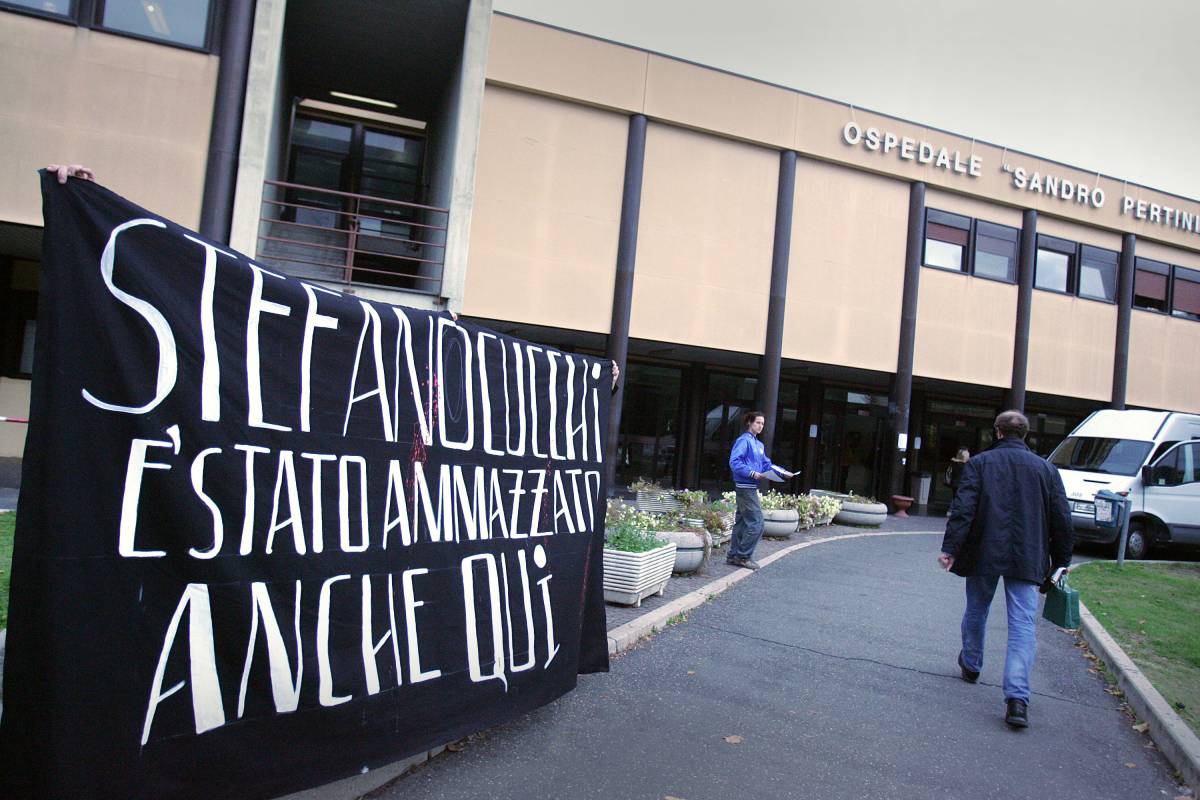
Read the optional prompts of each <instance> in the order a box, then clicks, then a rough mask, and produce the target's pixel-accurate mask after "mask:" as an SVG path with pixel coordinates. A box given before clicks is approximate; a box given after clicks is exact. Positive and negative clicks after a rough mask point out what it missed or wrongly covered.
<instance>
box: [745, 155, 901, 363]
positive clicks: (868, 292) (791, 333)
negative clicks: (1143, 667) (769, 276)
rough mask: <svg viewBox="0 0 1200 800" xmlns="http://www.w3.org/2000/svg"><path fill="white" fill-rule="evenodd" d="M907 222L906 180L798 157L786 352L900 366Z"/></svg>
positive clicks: (828, 360) (827, 360) (789, 355)
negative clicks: (901, 305) (898, 361)
mask: <svg viewBox="0 0 1200 800" xmlns="http://www.w3.org/2000/svg"><path fill="white" fill-rule="evenodd" d="M907 225H908V186H907V184H905V183H902V182H900V181H895V180H890V179H888V178H882V177H878V176H874V175H870V174H867V173H864V172H856V171H854V170H849V169H843V168H841V167H836V166H832V165H830V164H823V163H820V162H817V161H811V160H808V159H799V160H798V162H797V165H796V199H795V209H794V211H793V216H792V249H791V259H790V261H789V264H788V291H787V306H786V312H785V314H784V330H783V355H784V357H785V358H798V359H804V360H808V361H821V362H825V363H829V364H845V365H848V366H853V367H863V368H865V369H875V370H882V371H885V372H893V371H895V369H896V350H897V347H898V345H899V338H900V299H901V294H902V293H903V289H904V248H905V241H906V239H907ZM763 310H764V313H765V310H766V304H765V303H764V304H763ZM761 347H762V344H761V341H760V343H759V348H760V349H759V352H762V350H761Z"/></svg>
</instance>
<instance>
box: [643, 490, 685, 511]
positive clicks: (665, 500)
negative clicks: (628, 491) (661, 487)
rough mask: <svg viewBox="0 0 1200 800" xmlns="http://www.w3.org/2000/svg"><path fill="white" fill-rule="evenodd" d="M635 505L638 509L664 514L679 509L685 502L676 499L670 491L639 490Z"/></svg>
mask: <svg viewBox="0 0 1200 800" xmlns="http://www.w3.org/2000/svg"><path fill="white" fill-rule="evenodd" d="M634 505H635V506H636V507H637V510H638V511H649V512H651V513H657V514H662V513H665V512H667V511H679V510H681V509H682V508H683V503H681V502H679V501H678V500H676V499H675V495H673V494H671V493H670V492H638V493H637V499H636V500H635V501H634Z"/></svg>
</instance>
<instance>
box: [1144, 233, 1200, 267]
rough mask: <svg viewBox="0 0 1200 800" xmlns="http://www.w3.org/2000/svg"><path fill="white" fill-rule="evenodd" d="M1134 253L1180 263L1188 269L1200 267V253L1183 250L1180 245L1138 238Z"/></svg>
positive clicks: (1170, 262)
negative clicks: (1167, 244) (1163, 243)
mask: <svg viewBox="0 0 1200 800" xmlns="http://www.w3.org/2000/svg"><path fill="white" fill-rule="evenodd" d="M1134 255H1136V256H1137V257H1138V258H1152V259H1154V260H1155V261H1165V262H1167V263H1168V264H1178V265H1179V266H1181V267H1187V268H1188V269H1200V253H1193V252H1191V251H1188V250H1181V249H1179V248H1178V247H1167V246H1165V245H1161V244H1159V243H1158V242H1148V241H1145V240H1144V239H1138V241H1137V246H1136V247H1135V248H1134Z"/></svg>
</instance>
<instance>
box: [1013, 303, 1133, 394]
mask: <svg viewBox="0 0 1200 800" xmlns="http://www.w3.org/2000/svg"><path fill="white" fill-rule="evenodd" d="M1116 337H1117V307H1116V306H1115V305H1111V304H1109V303H1100V302H1097V301H1095V300H1084V299H1082V298H1079V297H1070V296H1068V295H1062V294H1056V293H1054V292H1043V291H1039V290H1036V289H1035V290H1034V292H1033V309H1032V313H1031V315H1030V320H1029V367H1028V371H1027V372H1026V377H1025V388H1026V389H1028V390H1029V391H1031V392H1045V393H1046V394H1060V395H1067V396H1070V397H1086V398H1089V399H1092V400H1100V401H1103V402H1108V401H1109V400H1111V399H1112V373H1113V350H1114V348H1115V347H1116Z"/></svg>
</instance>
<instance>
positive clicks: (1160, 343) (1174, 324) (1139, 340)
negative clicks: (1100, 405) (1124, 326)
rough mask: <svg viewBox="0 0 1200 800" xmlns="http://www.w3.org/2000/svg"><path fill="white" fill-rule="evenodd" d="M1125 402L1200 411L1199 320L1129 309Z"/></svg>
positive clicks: (1177, 409)
mask: <svg viewBox="0 0 1200 800" xmlns="http://www.w3.org/2000/svg"><path fill="white" fill-rule="evenodd" d="M1125 402H1126V403H1128V404H1129V405H1131V406H1147V407H1149V408H1161V409H1167V410H1171V411H1193V412H1200V322H1196V321H1194V320H1190V319H1176V318H1173V317H1168V316H1166V315H1165V314H1155V313H1152V312H1148V311H1139V310H1137V309H1134V310H1133V318H1132V319H1131V320H1130V324H1129V378H1128V385H1127V387H1126V390H1125Z"/></svg>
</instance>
